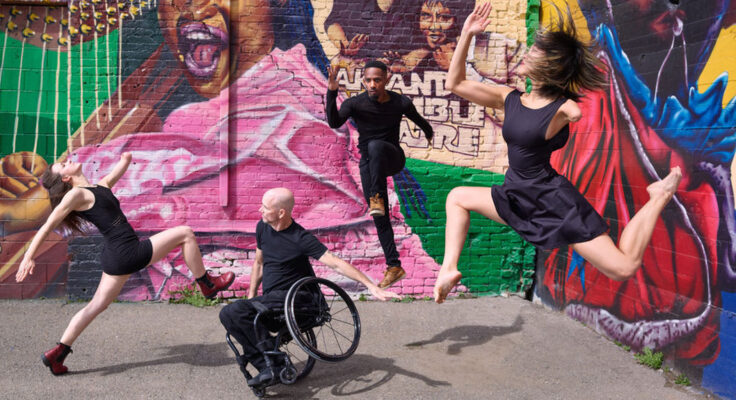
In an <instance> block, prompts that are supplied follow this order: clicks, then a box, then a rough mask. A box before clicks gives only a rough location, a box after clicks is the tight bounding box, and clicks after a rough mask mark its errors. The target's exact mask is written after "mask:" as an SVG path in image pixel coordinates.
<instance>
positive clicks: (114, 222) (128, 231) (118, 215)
mask: <svg viewBox="0 0 736 400" xmlns="http://www.w3.org/2000/svg"><path fill="white" fill-rule="evenodd" d="M82 187H83V188H84V189H87V190H89V191H90V192H92V194H93V195H94V196H95V204H93V205H92V208H90V209H89V210H86V211H79V215H81V216H82V218H84V219H86V220H87V221H89V222H91V223H92V224H93V225H94V226H96V227H97V229H99V231H100V233H102V236H104V237H105V239H106V240H107V241H108V242H112V241H127V240H130V239H134V240H136V241H137V240H138V235H136V233H135V231H134V230H133V227H132V226H130V224H129V223H128V219H127V218H125V215H124V214H123V211H122V210H121V209H120V202H119V201H118V199H117V198H116V197H115V195H114V194H112V190H110V189H109V188H107V187H104V186H99V185H97V186H82Z"/></svg>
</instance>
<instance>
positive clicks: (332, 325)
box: [284, 277, 360, 362]
mask: <svg viewBox="0 0 736 400" xmlns="http://www.w3.org/2000/svg"><path fill="white" fill-rule="evenodd" d="M284 309H285V310H286V326H287V327H288V329H289V332H290V333H291V336H292V338H294V341H295V342H296V343H297V344H298V345H299V346H300V347H301V348H302V349H303V350H304V351H305V352H306V353H307V354H309V355H310V356H312V357H314V358H316V359H318V360H321V361H327V362H338V361H343V360H345V359H347V358H348V357H350V356H351V355H353V353H355V350H356V349H357V348H358V342H359V341H360V317H359V316H358V310H357V308H356V307H355V303H353V300H352V299H350V297H349V296H348V294H347V293H345V291H344V290H343V289H342V288H341V287H340V286H338V285H337V284H336V283H334V282H332V281H329V280H327V279H322V278H316V277H306V278H302V279H300V280H298V281H297V282H296V283H294V285H292V286H291V288H290V289H289V292H288V293H287V294H286V301H285V304H284ZM310 328H311V330H312V331H313V332H314V333H313V335H314V337H315V339H316V343H315V342H312V341H311V340H310V337H309V335H308V333H307V332H309V330H310ZM317 345H319V346H320V348H317Z"/></svg>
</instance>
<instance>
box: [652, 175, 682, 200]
mask: <svg viewBox="0 0 736 400" xmlns="http://www.w3.org/2000/svg"><path fill="white" fill-rule="evenodd" d="M681 179H682V172H680V167H674V168H672V169H671V170H670V173H669V175H667V176H665V177H664V179H662V180H661V181H657V182H654V183H652V184H651V185H649V186H647V192H649V197H650V198H657V197H664V198H665V199H666V200H668V201H669V199H671V198H672V196H673V195H674V194H675V191H676V190H677V186H678V185H679V184H680V180H681Z"/></svg>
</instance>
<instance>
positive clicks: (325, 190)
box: [0, 0, 534, 300]
mask: <svg viewBox="0 0 736 400" xmlns="http://www.w3.org/2000/svg"><path fill="white" fill-rule="evenodd" d="M514 3H515V2H508V5H506V6H505V8H504V7H502V8H503V9H504V10H506V11H505V12H507V13H508V14H509V15H508V18H510V19H512V20H513V21H515V22H514V23H511V24H505V25H506V27H502V25H504V24H500V23H499V27H502V29H496V30H495V31H494V32H493V33H488V34H487V35H484V36H482V37H479V38H478V39H477V42H476V44H475V46H474V52H473V55H472V57H470V58H469V60H468V63H469V65H470V66H472V69H473V71H475V72H474V75H475V78H476V79H478V80H486V81H496V82H503V83H507V84H513V85H515V86H518V87H522V86H523V82H522V81H521V80H520V79H519V78H518V77H516V76H515V75H514V74H513V72H514V69H515V66H516V65H517V64H518V62H519V59H520V57H521V55H522V53H523V52H524V48H525V45H524V42H525V38H526V26H525V23H524V15H525V12H526V8H525V5H523V4H522V5H516V4H514ZM502 4H503V3H502ZM472 7H473V4H472V2H467V1H458V0H445V1H435V0H421V1H420V0H415V1H407V2H398V1H393V2H392V1H388V2H383V1H378V2H376V1H373V0H371V1H364V2H363V3H360V4H358V3H354V2H349V3H348V2H342V1H340V0H335V2H334V3H333V2H332V1H329V0H328V1H320V0H313V1H308V0H289V1H282V2H274V1H267V0H245V1H240V2H230V1H225V0H212V1H203V2H187V1H180V0H167V1H140V0H132V1H125V2H116V1H110V0H107V1H105V0H101V1H92V2H87V1H80V0H72V1H70V2H69V6H68V7H66V8H58V9H52V8H44V7H35V8H28V7H26V8H18V7H11V6H3V7H2V8H0V10H2V15H3V18H5V19H4V20H2V21H0V22H4V26H5V32H4V36H3V37H2V40H4V41H5V42H6V43H7V44H6V46H5V47H4V49H6V48H7V49H9V50H10V49H13V56H9V57H8V58H9V59H10V58H12V59H13V60H14V61H13V62H15V63H17V61H15V60H16V58H17V57H15V56H16V55H21V54H25V57H26V58H28V54H29V52H34V55H33V62H35V63H38V61H39V60H40V61H41V63H42V64H46V63H48V62H49V61H47V60H50V59H56V60H59V61H58V63H57V64H55V65H54V66H53V67H52V68H51V69H50V70H49V72H44V71H41V72H40V74H41V76H43V77H44V79H42V81H45V82H55V84H54V86H52V87H50V88H48V87H44V84H42V85H41V87H39V88H38V91H37V92H36V93H31V94H30V95H29V97H31V96H36V97H34V102H30V101H29V102H25V101H22V100H21V101H16V99H15V98H14V97H13V96H24V95H25V89H24V90H20V89H19V88H20V87H24V86H17V85H13V84H11V83H12V82H15V81H26V80H30V79H33V77H35V76H38V74H39V72H38V71H36V70H34V67H32V65H35V64H31V63H27V62H26V63H24V62H22V61H21V64H16V65H15V66H14V67H13V68H7V67H6V68H5V70H6V71H12V74H13V75H12V76H10V75H5V76H2V89H3V92H2V96H3V103H2V112H3V113H4V118H3V124H4V126H3V127H4V128H6V129H5V130H4V132H15V133H16V134H15V135H14V136H13V143H12V146H10V145H8V144H7V143H8V141H7V140H6V138H8V137H9V136H7V135H5V134H3V144H2V152H3V153H2V154H3V155H4V158H3V166H4V168H5V167H8V166H10V165H14V166H15V167H14V168H11V169H7V168H6V174H7V175H8V176H9V177H11V178H13V179H14V180H17V179H16V178H17V177H16V176H15V175H14V174H15V171H18V170H23V171H25V172H27V175H28V176H27V179H21V180H20V183H22V185H15V186H12V187H11V188H10V189H9V190H7V191H4V192H2V195H3V200H2V201H3V203H2V206H3V209H2V217H1V219H2V221H3V242H2V246H3V247H2V259H1V260H2V262H3V265H2V267H1V268H2V270H0V281H2V283H3V284H4V285H3V286H2V287H3V288H5V287H7V288H8V289H7V290H15V292H13V293H11V294H9V295H3V297H36V296H42V295H51V294H57V295H58V294H63V286H64V284H65V282H66V280H67V279H68V276H67V273H68V269H69V265H68V263H66V262H64V261H66V260H67V256H66V254H67V253H69V254H71V257H72V258H71V262H72V263H75V262H77V261H78V260H79V259H84V255H83V254H81V253H84V252H85V251H89V250H84V249H86V247H84V246H87V245H88V242H87V241H85V242H84V243H85V244H84V245H81V244H79V242H78V241H75V240H72V238H70V237H64V236H59V237H57V238H56V240H55V241H50V242H49V245H51V244H53V246H52V248H50V249H49V250H47V251H46V252H44V253H43V255H42V256H41V258H43V260H41V258H39V261H37V263H39V264H43V265H45V266H47V268H46V272H45V276H35V277H34V279H35V280H36V281H35V283H34V284H33V285H12V275H13V274H14V268H15V265H16V264H15V263H16V262H17V260H18V259H19V257H21V256H22V253H23V249H24V246H26V244H27V243H28V241H29V240H30V238H31V237H32V236H33V233H34V231H33V230H34V229H35V228H38V227H39V226H40V225H41V224H42V223H43V221H44V218H45V216H46V215H47V214H48V212H49V206H48V201H47V200H46V199H45V196H44V193H43V190H41V188H40V186H39V185H38V178H37V177H38V176H39V175H40V173H41V172H42V171H43V169H44V168H45V167H46V166H47V165H48V164H50V163H52V162H55V161H61V160H64V159H66V158H68V157H71V158H73V159H74V160H76V161H79V162H82V163H83V169H84V173H85V175H86V176H88V177H89V178H90V179H91V180H93V181H94V180H97V179H99V178H101V177H103V176H104V175H105V174H106V173H107V172H108V169H109V168H110V167H111V166H112V165H114V163H115V161H116V160H117V159H118V158H119V154H120V153H121V152H123V151H129V152H131V153H132V156H133V163H132V164H131V166H130V167H129V169H128V172H127V173H126V175H125V176H124V177H123V179H121V180H120V181H119V182H118V184H117V185H116V186H115V194H116V196H117V197H118V198H119V200H120V202H121V206H122V208H123V211H124V212H125V214H126V215H127V216H128V219H129V221H130V222H131V224H132V225H133V227H134V228H135V229H136V231H138V232H139V233H140V234H141V235H143V236H147V235H150V234H153V233H155V232H158V231H160V230H162V229H165V228H169V227H173V226H176V225H189V226H191V227H192V228H193V229H194V231H195V232H196V234H197V238H198V241H199V243H200V244H201V247H202V250H203V253H204V257H205V264H206V266H207V267H208V268H213V269H224V270H233V271H234V272H236V274H237V279H236V282H235V284H234V285H233V288H234V289H235V290H234V291H233V292H231V293H230V294H231V295H235V296H238V295H244V294H245V290H246V289H247V286H248V284H249V282H250V277H249V271H250V265H251V263H252V260H251V258H252V256H253V250H254V248H255V237H254V231H255V225H256V222H257V221H258V219H259V218H260V215H259V213H258V208H259V205H260V196H261V194H262V193H263V192H264V191H265V190H266V189H268V188H271V187H274V186H277V185H284V186H287V187H289V188H291V189H292V190H293V191H294V193H295V195H296V201H297V204H296V207H295V215H296V219H297V221H298V222H299V223H300V224H301V225H303V226H304V227H305V228H307V229H310V230H313V231H315V232H316V233H317V234H318V236H319V237H320V239H322V240H323V242H325V243H326V244H327V245H328V247H329V248H330V249H331V250H332V251H334V252H335V253H337V254H339V255H340V256H342V257H344V258H346V259H348V260H350V262H351V263H353V264H354V265H355V266H356V267H358V268H360V269H361V270H363V271H365V272H366V274H368V275H369V276H371V277H372V278H374V279H379V278H380V277H381V276H382V271H383V270H384V269H385V266H384V265H383V263H384V259H383V254H382V252H381V246H380V244H379V242H378V237H377V235H376V232H375V227H374V225H373V222H372V220H371V219H370V218H369V217H368V215H367V205H366V204H365V200H364V199H363V196H362V191H361V190H360V185H359V171H358V157H359V154H358V152H357V148H356V144H357V130H356V129H355V128H354V127H353V126H352V125H349V124H348V125H346V126H345V127H343V128H342V129H339V130H333V129H330V128H329V127H328V125H327V123H326V121H325V115H324V98H323V97H324V94H325V92H326V88H327V86H326V83H327V79H326V76H325V73H326V69H327V66H328V65H339V66H341V67H343V68H342V69H341V72H340V83H341V84H342V85H343V86H344V88H345V91H344V92H343V93H345V95H347V96H350V95H353V94H357V93H358V92H359V91H360V90H361V79H362V78H361V77H362V68H363V64H364V62H365V60H367V59H370V58H379V59H382V60H384V61H386V62H387V64H389V65H390V67H391V71H392V73H393V76H392V80H391V82H390V85H389V86H390V89H392V90H396V91H399V92H402V93H404V94H407V95H409V96H410V97H411V98H412V99H413V100H414V103H415V104H416V105H417V108H418V109H419V111H420V112H421V113H422V114H423V115H424V116H425V117H426V118H427V119H428V120H430V121H431V122H432V123H433V126H434V128H435V131H436V132H437V133H436V136H435V137H436V139H435V143H434V145H433V147H431V148H429V147H428V143H426V141H423V140H424V139H423V138H420V136H419V135H418V133H417V132H416V128H415V127H414V126H412V125H411V124H410V123H409V122H408V121H405V122H404V125H403V127H402V135H403V137H402V142H403V144H404V145H405V150H406V151H407V156H408V157H410V158H412V159H411V160H410V161H409V163H408V166H409V168H408V169H406V170H404V171H403V172H402V173H400V174H399V175H397V176H396V177H394V182H393V183H394V185H393V186H394V188H395V189H394V190H390V191H389V193H390V194H389V202H390V204H391V217H392V221H393V225H394V232H395V234H396V241H397V247H398V250H399V253H400V256H401V258H402V264H403V266H404V268H405V269H406V271H407V277H406V278H405V279H404V280H402V281H401V285H400V290H401V292H403V293H405V294H414V295H427V294H431V291H432V286H433V283H434V282H433V281H434V276H435V275H436V271H437V270H438V269H439V265H438V261H441V248H442V246H443V243H442V240H443V239H442V235H443V227H444V220H443V218H444V216H443V214H444V208H443V204H444V196H446V193H447V192H448V191H449V190H450V189H451V188H452V186H450V183H451V182H452V183H454V184H453V186H456V185H457V184H467V182H480V181H483V179H485V181H488V180H494V179H495V180H498V179H499V178H500V179H502V175H499V173H502V172H503V168H504V166H505V164H506V161H505V146H503V144H502V142H501V140H500V124H501V123H502V113H501V112H500V111H498V110H496V111H494V110H486V109H482V108H479V107H476V106H474V105H471V104H468V103H467V102H462V101H460V99H459V98H457V97H454V96H453V95H451V94H450V93H449V92H447V91H446V90H445V89H444V79H445V74H446V69H447V62H448V61H449V58H450V57H451V55H452V51H453V49H454V45H455V41H456V38H457V36H458V34H459V26H460V25H461V24H462V21H463V20H464V19H465V17H466V16H467V14H468V13H469V12H470V10H471V9H472ZM345 10H349V12H345ZM46 13H49V14H46ZM31 14H33V15H38V16H39V18H35V17H31ZM39 21H41V22H39ZM358 22H360V23H358ZM21 25H23V26H21ZM11 27H12V29H11ZM361 27H365V28H364V29H363V28H361ZM26 28H27V29H28V30H26V31H23V29H26ZM52 29H54V31H53V32H55V33H54V34H50V33H46V32H51V30H52ZM49 35H51V39H48V38H46V36H49ZM52 43H53V46H52ZM21 58H22V57H21ZM5 65H6V66H7V64H5ZM2 69H3V68H0V70H2ZM50 71H53V73H54V74H55V79H46V78H45V77H46V76H47V75H49V73H51V72H50ZM57 75H58V76H57ZM24 88H25V87H24ZM37 93H41V94H42V96H41V97H37ZM36 101H37V102H38V103H39V104H40V105H39V107H40V108H39V110H40V111H39V112H38V113H37V114H38V115H41V116H42V118H46V119H47V120H48V123H46V125H44V124H43V123H35V124H33V123H30V122H26V123H25V124H24V123H23V121H24V120H23V119H24V118H25V120H28V121H32V117H31V115H32V114H33V112H32V111H33V110H30V109H29V108H28V107H30V106H29V104H34V105H35V102H36ZM5 115H7V116H9V117H10V116H12V117H13V118H14V119H16V120H21V122H20V123H18V124H17V126H8V125H7V124H8V122H7V121H12V120H13V118H10V119H8V118H5ZM49 124H53V125H54V127H53V128H51V127H50V126H47V125H49ZM29 128H30V131H29ZM34 130H36V131H39V132H40V133H35V132H33V131H34ZM16 137H17V143H16ZM32 142H33V143H32ZM35 142H38V143H40V144H39V145H36V144H34V143H35ZM18 160H20V161H18ZM28 160H30V161H28ZM36 160H37V161H36ZM13 163H15V164H13ZM18 163H26V164H29V163H30V164H29V165H22V167H21V166H20V164H18ZM423 163H426V164H423ZM412 166H414V168H415V170H414V171H412ZM479 169H483V170H485V171H480V170H479ZM425 171H432V175H429V174H428V173H425ZM16 175H17V174H16ZM471 175H478V176H476V177H475V178H474V179H470V177H471ZM480 176H485V177H486V178H481V177H480ZM438 179H439V180H444V181H446V182H445V183H443V184H442V185H437V184H436V181H437V180H438ZM9 181H10V180H8V182H9ZM433 181H434V182H433ZM4 182H5V181H4ZM5 187H6V185H5V184H4V185H3V188H4V189H5ZM390 187H391V185H390ZM31 204H33V206H31ZM479 229H480V230H481V233H480V235H479V238H478V239H479V240H477V241H476V244H475V249H473V251H471V250H470V249H469V250H468V251H467V252H466V253H465V255H464V257H465V258H464V260H466V261H467V263H466V265H465V268H466V271H467V272H468V274H467V276H468V277H469V278H468V279H467V284H468V285H470V286H466V287H461V288H459V289H460V290H467V289H468V287H470V288H473V289H471V290H477V289H479V290H481V291H483V292H491V293H494V292H495V293H498V292H499V291H501V290H504V291H508V290H511V291H518V290H522V286H524V285H528V284H529V282H530V279H529V275H530V270H531V268H532V265H531V263H530V260H531V259H530V257H533V254H534V251H533V249H531V248H530V247H529V246H528V245H527V244H525V243H523V242H522V241H521V240H520V239H519V238H518V236H516V235H514V234H513V233H509V232H510V231H509V230H508V229H507V228H503V227H500V226H498V225H493V224H491V223H488V222H483V223H479ZM496 233H502V234H506V236H509V235H510V236H511V239H510V240H509V238H508V237H507V238H506V239H505V241H506V242H507V243H504V244H503V245H504V246H505V247H506V248H508V249H509V251H510V252H511V253H512V254H511V255H510V256H509V255H507V254H499V255H494V256H491V258H489V257H488V256H487V255H484V254H483V251H482V249H489V248H491V247H492V246H498V245H499V243H498V242H495V241H494V242H491V240H481V239H489V237H491V236H492V234H494V235H495V234H496ZM501 237H503V236H501ZM478 242H481V243H478ZM512 249H513V250H512ZM519 249H522V250H519ZM80 254H81V256H80ZM509 260H512V261H513V262H510V263H508V261H509ZM522 260H526V264H524V262H522ZM507 264H509V265H511V266H508V265H507ZM524 265H525V266H524ZM316 269H317V273H318V274H320V275H322V276H326V277H328V278H330V279H333V280H335V281H338V282H340V283H341V284H344V285H345V286H346V288H347V289H349V290H351V291H353V292H357V291H360V290H361V288H359V287H356V286H352V285H353V284H352V283H350V282H348V281H346V280H345V279H344V278H342V277H341V276H339V275H336V274H335V273H334V272H333V271H332V270H329V269H325V268H321V266H317V268H316ZM524 269H525V270H526V272H524V271H523V270H524ZM473 271H475V272H473ZM188 274H189V272H188V270H187V269H186V268H185V267H184V264H183V260H182V259H181V257H180V255H179V254H176V253H172V254H171V255H170V257H169V258H167V259H165V260H164V261H162V262H159V263H157V264H156V265H154V266H153V267H150V268H148V269H146V270H143V271H141V272H139V273H137V274H136V276H135V277H133V279H131V281H130V282H129V283H128V284H126V287H125V288H124V290H123V294H122V295H121V298H122V299H127V300H144V299H166V298H168V297H169V296H170V292H171V291H172V290H175V289H177V288H179V287H181V286H182V285H185V284H188V283H189V282H191V276H188ZM75 276H76V275H75ZM75 279H76V278H75ZM6 284H7V286H6ZM51 289H53V290H51ZM3 290H5V289H3ZM19 291H20V292H19Z"/></svg>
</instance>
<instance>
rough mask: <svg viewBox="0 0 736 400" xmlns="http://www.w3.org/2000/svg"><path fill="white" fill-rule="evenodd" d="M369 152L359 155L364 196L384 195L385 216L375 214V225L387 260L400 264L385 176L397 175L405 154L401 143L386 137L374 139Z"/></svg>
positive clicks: (404, 161)
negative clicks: (389, 210) (384, 139)
mask: <svg viewBox="0 0 736 400" xmlns="http://www.w3.org/2000/svg"><path fill="white" fill-rule="evenodd" d="M366 153H367V154H365V155H363V156H362V157H361V158H360V164H359V166H360V181H361V183H362V186H363V196H365V198H366V201H367V199H368V198H369V197H371V196H372V195H373V194H376V193H378V194H379V195H380V196H381V198H382V199H384V211H385V214H384V215H383V216H380V217H378V216H374V217H373V223H374V224H375V225H376V232H377V233H378V241H379V242H381V248H382V249H383V254H384V256H385V257H386V264H387V265H390V266H395V267H400V266H401V260H399V252H398V250H396V242H394V230H393V228H392V227H391V217H389V214H388V207H386V205H387V204H386V199H388V188H387V187H386V177H388V176H392V175H395V174H397V173H399V172H401V170H402V169H403V168H404V165H405V164H406V157H405V156H404V152H403V151H402V150H401V147H398V146H394V145H392V144H391V143H388V142H384V141H383V140H373V141H371V142H370V143H368V150H367V152H366Z"/></svg>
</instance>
